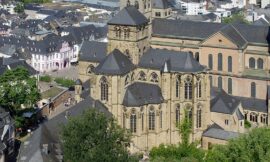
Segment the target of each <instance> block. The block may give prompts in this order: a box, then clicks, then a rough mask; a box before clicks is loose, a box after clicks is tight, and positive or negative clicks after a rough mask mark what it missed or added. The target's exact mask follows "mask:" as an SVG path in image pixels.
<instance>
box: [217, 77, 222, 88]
mask: <svg viewBox="0 0 270 162" xmlns="http://www.w3.org/2000/svg"><path fill="white" fill-rule="evenodd" d="M218 89H220V90H221V89H222V78H221V77H218Z"/></svg>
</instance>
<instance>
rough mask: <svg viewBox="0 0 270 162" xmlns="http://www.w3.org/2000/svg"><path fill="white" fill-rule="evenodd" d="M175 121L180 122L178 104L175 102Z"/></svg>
mask: <svg viewBox="0 0 270 162" xmlns="http://www.w3.org/2000/svg"><path fill="white" fill-rule="evenodd" d="M175 122H176V123H179V122H180V105H179V104H177V105H176V108H175Z"/></svg>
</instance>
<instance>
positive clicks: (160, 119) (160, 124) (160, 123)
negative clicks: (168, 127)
mask: <svg viewBox="0 0 270 162" xmlns="http://www.w3.org/2000/svg"><path fill="white" fill-rule="evenodd" d="M162 115H163V114H162V111H161V110H160V112H159V126H160V128H162V117H163V116H162Z"/></svg>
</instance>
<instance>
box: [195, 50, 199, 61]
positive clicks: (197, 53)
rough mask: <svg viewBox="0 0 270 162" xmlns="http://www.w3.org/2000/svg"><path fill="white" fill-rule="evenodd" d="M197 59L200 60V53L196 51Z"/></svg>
mask: <svg viewBox="0 0 270 162" xmlns="http://www.w3.org/2000/svg"><path fill="white" fill-rule="evenodd" d="M195 59H196V60H197V61H198V62H199V61H200V54H199V52H196V53H195Z"/></svg>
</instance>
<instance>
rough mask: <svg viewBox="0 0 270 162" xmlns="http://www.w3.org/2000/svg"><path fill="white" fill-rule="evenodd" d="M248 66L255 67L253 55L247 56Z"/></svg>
mask: <svg viewBox="0 0 270 162" xmlns="http://www.w3.org/2000/svg"><path fill="white" fill-rule="evenodd" d="M248 62H249V68H252V69H255V59H254V58H253V57H251V58H249V61H248Z"/></svg>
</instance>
